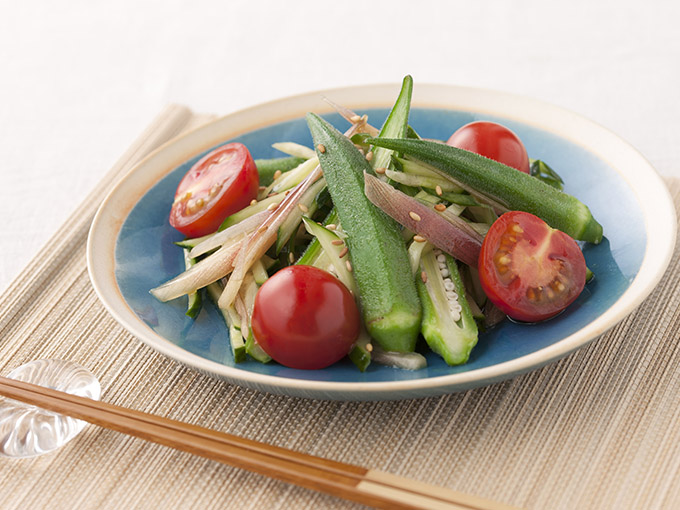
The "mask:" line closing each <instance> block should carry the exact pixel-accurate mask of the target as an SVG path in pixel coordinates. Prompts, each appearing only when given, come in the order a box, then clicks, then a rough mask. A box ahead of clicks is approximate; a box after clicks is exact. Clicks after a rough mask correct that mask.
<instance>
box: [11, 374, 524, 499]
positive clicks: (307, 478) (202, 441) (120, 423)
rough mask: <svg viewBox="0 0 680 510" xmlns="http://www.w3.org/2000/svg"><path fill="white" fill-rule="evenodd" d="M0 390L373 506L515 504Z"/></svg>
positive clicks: (22, 387) (84, 404) (106, 408)
mask: <svg viewBox="0 0 680 510" xmlns="http://www.w3.org/2000/svg"><path fill="white" fill-rule="evenodd" d="M0 395H2V396H5V397H8V398H11V399H14V400H19V401H21V402H25V403H27V404H32V405H35V406H38V407H41V408H44V409H48V410H50V411H54V412H57V413H60V414H65V415H68V416H72V417H73V418H78V419H81V420H84V421H88V422H90V423H93V424H95V425H99V426H101V427H104V428H107V429H111V430H115V431H118V432H122V433H124V434H128V435H130V436H135V437H139V438H141V439H145V440H147V441H151V442H154V443H158V444H161V445H164V446H169V447H171V448H175V449H177V450H182V451H185V452H189V453H193V454H195V455H200V456H202V457H205V458H208V459H212V460H215V461H218V462H222V463H224V464H229V465H231V466H235V467H237V468H241V469H245V470H248V471H252V472H255V473H259V474H261V475H265V476H269V477H271V478H276V479H278V480H282V481H284V482H288V483H292V484H295V485H299V486H301V487H305V488H307V489H312V490H315V491H319V492H324V493H327V494H332V495H334V496H337V497H340V498H344V499H348V500H351V501H356V502H358V503H362V504H364V505H369V506H373V507H376V508H385V509H394V510H414V509H424V508H427V509H449V510H454V509H455V510H511V509H512V508H514V507H511V506H508V505H505V504H503V503H498V502H494V501H490V500H487V499H482V498H478V497H476V496H470V495H467V494H462V493H459V492H456V491H452V490H450V489H446V488H443V487H438V486H434V485H430V484H426V483H423V482H418V481H416V480H411V479H408V478H404V477H401V476H397V475H393V474H390V473H386V472H382V471H377V470H369V469H365V468H362V467H359V466H354V465H352V464H345V463H342V462H337V461H333V460H329V459H323V458H320V457H315V456H313V455H307V454H304V453H300V452H295V451H293V450H288V449H285V448H280V447H277V446H273V445H268V444H265V443H261V442H258V441H254V440H250V439H245V438H241V437H238V436H234V435H232V434H226V433H223V432H217V431H214V430H210V429H207V428H203V427H199V426H197V425H191V424H187V423H183V422H179V421H175V420H171V419H168V418H163V417H161V416H155V415H152V414H147V413H143V412H140V411H135V410H132V409H127V408H124V407H120V406H116V405H113V404H107V403H105V402H99V401H95V400H91V399H88V398H84V397H78V396H75V395H70V394H68V393H65V392H61V391H57V390H53V389H50V388H44V387H42V386H37V385H35V384H30V383H26V382H22V381H16V380H13V379H8V378H6V377H0Z"/></svg>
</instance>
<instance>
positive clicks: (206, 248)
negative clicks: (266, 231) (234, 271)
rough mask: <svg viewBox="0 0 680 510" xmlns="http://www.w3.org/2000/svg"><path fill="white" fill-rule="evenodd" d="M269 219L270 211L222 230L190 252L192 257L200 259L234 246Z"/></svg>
mask: <svg viewBox="0 0 680 510" xmlns="http://www.w3.org/2000/svg"><path fill="white" fill-rule="evenodd" d="M268 217H269V211H266V210H265V211H260V212H258V213H255V214H253V215H252V216H249V217H247V218H244V219H243V220H241V221H239V222H238V223H236V224H235V225H232V226H230V227H227V228H225V229H224V230H220V231H217V232H215V233H214V234H211V235H210V236H208V237H207V238H206V239H205V240H203V241H201V242H200V243H198V244H197V245H196V246H194V247H193V248H192V249H191V251H190V252H189V256H190V257H194V258H195V257H199V256H201V255H205V254H206V253H210V252H212V251H214V250H216V249H217V248H219V247H221V246H224V245H225V244H233V243H237V242H239V241H241V240H242V239H243V238H244V237H246V236H249V235H251V234H252V233H253V232H255V230H257V228H258V227H259V226H260V225H262V223H264V221H265V220H266V219H267V218H268Z"/></svg>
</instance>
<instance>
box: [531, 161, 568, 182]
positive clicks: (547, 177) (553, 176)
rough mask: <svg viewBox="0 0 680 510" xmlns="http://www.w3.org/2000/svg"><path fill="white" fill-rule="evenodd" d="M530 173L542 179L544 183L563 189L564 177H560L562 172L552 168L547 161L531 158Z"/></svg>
mask: <svg viewBox="0 0 680 510" xmlns="http://www.w3.org/2000/svg"><path fill="white" fill-rule="evenodd" d="M529 175H532V176H534V177H536V179H540V180H541V181H543V182H544V183H546V184H548V185H550V186H552V187H553V188H556V189H559V190H561V189H562V185H563V184H564V181H563V180H562V177H560V174H558V173H557V172H555V170H553V169H552V168H550V167H549V166H548V164H547V163H544V162H543V161H541V160H540V159H532V160H531V166H530V167H529Z"/></svg>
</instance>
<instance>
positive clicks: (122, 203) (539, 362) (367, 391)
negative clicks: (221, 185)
mask: <svg viewBox="0 0 680 510" xmlns="http://www.w3.org/2000/svg"><path fill="white" fill-rule="evenodd" d="M398 90H399V84H375V85H361V86H353V87H342V88H335V89H327V90H322V91H315V92H308V93H304V94H300V95H296V96H291V97H286V98H281V99H277V100H274V101H269V102H267V103H263V104H260V105H255V106H252V107H250V108H246V109H244V110H240V111H237V112H235V113H232V114H229V115H226V116H224V117H221V118H219V119H216V120H215V121H213V122H210V123H208V124H206V125H203V126H201V127H198V128H196V129H194V130H192V131H189V132H187V133H185V134H183V135H181V136H179V137H178V138H176V139H174V140H172V141H170V142H168V143H166V144H164V145H162V146H161V147H159V148H158V149H156V150H155V151H153V152H152V153H151V154H149V155H148V156H146V157H145V158H144V159H143V160H142V161H140V162H139V163H138V164H137V165H135V166H134V167H133V168H132V169H131V170H130V171H129V172H128V173H127V174H126V175H125V176H124V177H123V178H122V179H121V180H120V181H119V182H118V183H117V184H116V185H115V186H114V187H113V189H112V190H111V191H110V193H109V194H108V195H107V197H106V198H105V199H104V200H103V202H102V204H101V206H100V207H99V209H98V211H97V213H96V215H95V217H94V220H93V222H92V225H91V227H90V231H89V235H88V241H87V265H88V272H89V275H90V279H91V282H92V285H93V287H94V289H95V291H96V293H97V295H98V296H99V299H100V300H101V302H102V303H103V304H104V306H105V308H106V309H107V310H108V311H109V313H110V314H111V315H112V316H113V317H114V319H115V320H116V321H117V322H119V323H120V324H121V325H122V326H123V327H124V328H125V329H127V330H128V331H129V332H130V333H131V334H132V335H134V336H135V337H137V338H138V339H140V340H141V341H142V342H144V343H145V344H147V345H148V346H150V347H152V348H153V349H155V350H157V351H158V352H160V353H162V354H164V355H165V356H168V357H170V358H172V359H175V360H176V361H179V362H181V363H183V364H185V365H187V366H189V367H192V368H194V369H196V370H199V371H201V372H204V373H207V374H210V375H213V376H217V377H219V378H222V379H224V380H227V381H228V382H232V383H235V384H239V385H242V386H246V387H250V388H254V389H258V390H262V391H268V392H271V393H279V394H285V395H290V396H299V397H308V398H325V399H346V400H383V399H402V398H411V397H422V396H431V395H439V394H443V393H450V392H454V391H462V390H465V389H469V388H473V387H477V386H481V385H486V384H490V383H493V382H496V381H500V380H504V379H508V378H510V377H513V376H515V375H518V374H521V373H524V372H528V371H530V370H534V369H536V368H539V367H541V366H543V365H545V364H547V363H550V362H552V361H554V360H557V359H559V358H562V357H564V356H566V355H567V354H569V353H570V352H573V351H574V350H576V349H578V348H580V347H582V346H584V345H586V344H587V343H589V342H591V341H592V340H594V339H596V338H597V337H599V336H600V335H601V334H602V333H604V332H605V331H606V330H608V329H609V328H611V327H613V326H614V325H615V324H617V323H618V322H620V321H621V320H622V319H623V318H624V317H626V316H627V315H628V314H629V313H630V312H632V311H633V310H634V309H635V308H636V307H637V306H638V305H639V304H640V303H641V302H642V300H643V299H644V298H645V297H647V296H648V295H649V293H651V291H652V290H653V288H654V287H655V286H656V284H657V283H658V282H659V280H660V279H661V277H662V276H663V273H664V271H665V269H666V267H667V266H668V264H669V262H670V259H671V256H672V253H673V249H674V246H675V232H676V221H677V220H676V214H675V207H674V206H673V202H672V199H671V196H670V193H669V192H668V189H667V188H666V185H665V184H664V182H663V180H662V178H661V177H660V175H659V174H658V173H657V172H656V170H655V169H654V168H653V167H652V165H651V164H650V163H649V162H648V161H647V160H646V159H645V158H644V157H643V156H642V155H641V154H640V153H639V152H638V151H637V150H636V149H635V148H633V147H632V146H631V145H630V144H628V143H627V142H625V141H624V140H622V139H621V138H620V137H618V136H617V135H615V134H614V133H612V132H611V131H609V130H608V129H606V128H604V127H602V126H600V125H599V124H596V123H595V122H593V121H591V120H589V119H587V118H585V117H583V116H581V115H578V114H576V113H573V112H571V111H568V110H565V109H563V108H560V107H558V106H555V105H552V104H548V103H545V102H541V101H538V100H535V99H530V98H527V97H524V96H518V95H514V94H509V93H506V92H499V91H495V90H489V89H480V88H472V87H461V86H456V85H440V84H418V85H417V87H415V89H414V96H413V103H412V104H413V106H414V107H422V108H447V109H456V110H464V111H465V110H467V111H474V112H479V113H488V114H490V115H498V116H502V117H506V118H510V119H516V120H518V121H520V122H523V123H525V124H528V125H532V126H535V127H537V128H539V129H542V130H547V131H550V132H552V133H554V134H556V135H558V136H560V137H562V138H566V139H568V140H570V141H572V142H574V143H576V144H578V145H581V146H583V147H585V148H586V149H587V150H588V151H590V152H592V153H594V154H596V155H597V156H598V157H600V158H601V159H603V160H605V161H607V163H608V164H609V165H611V167H612V168H614V169H615V170H616V172H617V173H618V174H619V176H620V177H622V178H623V179H624V180H625V181H626V182H627V183H628V185H629V186H630V187H631V190H632V192H633V194H634V195H635V196H636V198H637V199H638V202H639V204H640V207H641V209H642V211H643V215H644V226H645V231H646V235H647V246H646V249H645V253H644V256H643V260H642V263H641V266H640V270H639V272H638V274H637V275H636V276H635V278H634V279H633V281H632V282H631V284H630V286H629V287H628V289H626V290H625V291H624V293H623V294H622V295H621V296H620V297H619V299H618V300H617V301H616V302H615V303H614V304H613V305H612V306H611V307H610V308H609V309H608V310H606V311H605V312H604V313H603V314H601V315H600V316H599V317H597V318H596V319H595V320H594V321H592V322H591V323H590V324H587V325H586V326H584V327H583V328H581V329H579V330H578V331H576V332H574V333H572V334H571V335H568V336H566V337H564V338H563V339H562V340H560V341H558V342H556V343H554V344H552V345H550V346H547V347H545V348H543V349H540V350H538V351H535V352H533V353H530V354H527V355H524V356H521V357H519V358H515V359H513V360H509V361H505V362H502V363H499V364H496V365H492V366H489V367H484V368H479V369H475V370H471V371H467V372H462V373H455V374H450V375H444V376H438V377H432V378H424V379H410V380H404V381H388V382H329V381H311V380H302V379H293V378H285V377H279V376H272V375H266V374H258V373H254V372H248V371H244V370H241V369H238V368H235V367H228V366H226V365H222V364H219V363H217V362H213V361H210V360H207V359H205V358H202V357H200V356H197V355H195V354H192V353H190V352H188V351H185V350H184V349H182V348H180V347H178V346H177V345H175V344H173V343H171V342H170V341H168V340H166V339H165V338H163V337H162V336H160V335H158V334H157V333H155V332H154V331H153V330H152V329H151V328H149V327H148V326H146V324H144V323H143V322H142V321H141V320H140V319H139V318H138V317H137V316H136V315H135V314H134V312H133V311H132V310H131V309H130V308H129V306H128V305H127V303H126V302H125V300H124V298H123V296H122V294H121V293H120V290H119V289H118V286H117V283H116V280H115V275H114V269H115V261H114V250H115V243H116V239H117V237H118V232H119V230H120V227H121V226H122V224H123V221H124V220H125V218H126V217H127V215H128V213H129V212H130V211H131V209H132V207H134V205H135V204H136V203H137V201H138V199H139V198H141V196H142V195H143V193H145V192H146V191H147V190H148V189H149V188H150V187H151V186H152V185H153V184H155V183H156V182H157V181H158V180H159V179H160V178H162V177H163V176H164V175H166V174H167V173H169V172H170V171H171V170H172V169H174V168H176V167H177V166H178V165H179V164H181V163H183V162H184V161H186V160H188V159H189V158H190V157H192V156H194V155H195V154H197V153H199V152H201V151H203V150H206V149H208V148H210V147H212V146H214V145H217V144H218V143H220V142H221V141H224V140H227V139H230V138H232V137H235V136H237V135H239V134H241V133H244V132H249V131H252V130H255V129H258V128H261V127H264V126H266V125H269V124H274V123H277V122H282V121H285V120H291V119H295V118H299V117H301V116H303V115H304V114H305V113H306V112H308V111H314V112H317V113H326V112H330V111H331V108H330V107H329V105H328V104H327V103H325V101H324V100H323V98H324V97H328V98H331V99H333V100H334V101H335V102H337V103H339V104H343V105H346V106H349V107H352V108H354V109H357V110H361V109H364V108H371V107H373V108H375V107H390V106H391V102H392V101H393V98H394V97H396V94H397V92H398ZM595 140H596V141H597V144H596V146H593V143H594V141H595ZM658 218H667V220H668V221H658Z"/></svg>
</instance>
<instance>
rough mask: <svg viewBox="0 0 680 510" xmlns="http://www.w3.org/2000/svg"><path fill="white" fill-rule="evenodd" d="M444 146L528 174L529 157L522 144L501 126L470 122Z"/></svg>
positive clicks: (515, 136)
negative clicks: (462, 150) (449, 146)
mask: <svg viewBox="0 0 680 510" xmlns="http://www.w3.org/2000/svg"><path fill="white" fill-rule="evenodd" d="M446 144H447V145H451V146H453V147H457V148H459V149H464V150H466V151H470V152H474V153H476V154H479V155H481V156H485V157H487V158H489V159H493V160H495V161H498V162H499V163H503V164H504V165H508V166H511V167H512V168H516V169H517V170H519V171H520V172H524V173H525V174H528V173H529V156H528V154H527V150H526V148H525V147H524V144H523V143H522V141H521V140H520V139H519V137H518V136H517V135H516V134H515V133H513V132H512V131H510V130H509V129H508V128H506V127H505V126H503V125H501V124H497V123H495V122H487V121H477V122H471V123H469V124H466V125H465V126H463V127H461V128H460V129H458V130H457V131H456V132H455V133H453V134H452V135H451V137H450V138H449V139H448V141H447V142H446Z"/></svg>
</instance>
